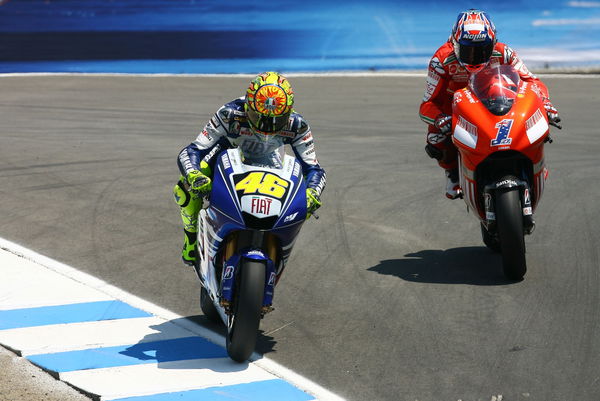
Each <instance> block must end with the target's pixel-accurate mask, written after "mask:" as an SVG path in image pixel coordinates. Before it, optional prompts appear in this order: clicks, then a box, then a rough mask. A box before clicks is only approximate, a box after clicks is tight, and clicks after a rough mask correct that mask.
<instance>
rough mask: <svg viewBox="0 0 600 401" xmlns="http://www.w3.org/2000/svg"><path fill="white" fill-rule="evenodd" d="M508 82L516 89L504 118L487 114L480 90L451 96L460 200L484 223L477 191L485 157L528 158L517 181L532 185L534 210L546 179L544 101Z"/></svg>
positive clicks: (480, 193)
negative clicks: (508, 156)
mask: <svg viewBox="0 0 600 401" xmlns="http://www.w3.org/2000/svg"><path fill="white" fill-rule="evenodd" d="M510 68H511V67H510V66H500V67H499V69H498V70H497V71H499V72H500V73H502V72H503V71H505V69H510ZM511 77H513V75H511ZM511 81H512V83H514V84H518V85H517V87H516V91H515V93H514V102H513V103H512V107H511V108H510V109H509V111H508V112H506V113H505V114H503V115H497V114H494V113H492V112H490V111H489V109H488V108H487V107H486V104H485V103H484V102H482V101H479V99H478V97H477V95H476V94H477V93H481V91H480V90H479V91H477V90H475V89H474V88H472V85H470V86H469V87H467V88H464V89H461V90H458V91H456V93H455V95H454V101H453V135H452V141H453V143H454V144H455V145H456V147H457V149H458V151H459V169H460V174H459V179H460V184H461V188H462V189H463V192H464V194H465V201H466V202H467V204H468V205H469V207H470V208H472V209H473V210H474V211H476V214H478V215H479V217H480V218H481V219H482V220H485V219H486V214H485V207H484V203H485V199H484V198H483V188H479V187H478V181H479V178H478V177H477V171H478V167H479V166H480V165H482V163H484V162H485V161H486V160H487V159H488V157H489V156H491V155H500V154H502V152H507V153H506V154H507V155H509V154H515V155H521V156H519V157H521V158H522V159H528V160H529V163H530V166H531V167H530V168H529V169H528V170H532V171H531V173H527V174H531V175H528V176H520V177H519V178H520V179H523V180H526V181H527V182H528V183H529V184H528V185H529V186H530V187H531V188H530V191H531V199H532V208H533V209H534V210H535V207H536V206H537V204H538V202H539V199H540V198H541V194H542V192H543V187H544V181H545V178H546V177H547V175H548V173H547V169H546V168H545V165H544V153H543V144H544V141H545V139H546V138H547V135H548V132H549V126H548V121H547V117H546V116H545V113H544V112H543V102H542V100H541V98H540V97H539V96H538V93H537V92H536V91H535V88H534V87H533V86H532V85H530V84H529V83H528V82H525V81H521V80H518V79H515V78H513V79H512V80H511ZM516 81H518V82H516ZM471 89H473V90H471ZM512 89H515V88H512ZM510 152H512V153H510ZM523 174H525V172H523Z"/></svg>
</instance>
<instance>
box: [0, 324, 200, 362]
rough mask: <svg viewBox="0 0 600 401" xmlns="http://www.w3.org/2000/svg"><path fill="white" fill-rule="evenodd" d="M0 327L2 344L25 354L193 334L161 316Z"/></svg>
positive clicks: (110, 345)
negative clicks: (41, 326) (6, 328)
mask: <svg viewBox="0 0 600 401" xmlns="http://www.w3.org/2000/svg"><path fill="white" fill-rule="evenodd" d="M42 331H43V333H44V335H40V327H25V328H20V329H11V330H0V343H2V344H8V345H9V346H10V348H11V349H12V350H13V351H16V352H18V353H20V354H21V355H22V356H27V355H36V354H49V353H54V352H64V351H75V350H83V349H89V348H100V347H113V346H118V345H127V344H138V343H142V342H149V341H161V340H169V339H174V338H183V337H190V336H192V335H193V333H191V332H190V331H188V330H185V329H183V328H181V327H179V326H176V325H174V324H172V323H170V322H167V321H166V320H164V319H162V318H159V317H148V318H143V317H141V318H135V319H117V320H103V321H97V322H85V323H71V324H56V325H50V326H44V327H43V329H42Z"/></svg>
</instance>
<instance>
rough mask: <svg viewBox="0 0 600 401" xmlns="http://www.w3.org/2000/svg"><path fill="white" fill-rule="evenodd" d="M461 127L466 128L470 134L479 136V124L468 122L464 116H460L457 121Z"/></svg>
mask: <svg viewBox="0 0 600 401" xmlns="http://www.w3.org/2000/svg"><path fill="white" fill-rule="evenodd" d="M456 124H457V125H458V126H459V127H461V128H464V130H465V131H467V132H468V133H469V134H471V135H473V136H474V137H477V126H476V125H475V124H471V123H470V122H468V121H467V120H466V119H465V118H464V117H463V116H459V117H458V122H457V123H456Z"/></svg>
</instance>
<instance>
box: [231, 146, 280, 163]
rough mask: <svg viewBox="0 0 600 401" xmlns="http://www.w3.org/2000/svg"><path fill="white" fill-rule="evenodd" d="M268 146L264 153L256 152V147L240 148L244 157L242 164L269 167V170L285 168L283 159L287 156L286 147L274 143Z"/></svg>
mask: <svg viewBox="0 0 600 401" xmlns="http://www.w3.org/2000/svg"><path fill="white" fill-rule="evenodd" d="M270 145H271V146H267V147H266V149H265V150H264V151H262V152H256V151H255V148H256V147H252V148H250V147H248V148H246V147H245V146H242V147H240V148H238V149H239V150H240V152H241V155H242V162H243V163H244V164H247V165H251V166H258V167H268V168H276V169H282V168H283V159H284V156H285V146H283V145H279V146H277V147H276V145H277V144H275V143H272V144H270Z"/></svg>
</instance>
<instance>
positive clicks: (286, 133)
mask: <svg viewBox="0 0 600 401" xmlns="http://www.w3.org/2000/svg"><path fill="white" fill-rule="evenodd" d="M286 144H287V145H291V147H292V149H293V151H294V154H295V155H296V158H297V159H298V161H299V162H300V164H301V166H302V172H303V174H304V178H305V179H306V183H307V187H308V188H312V189H314V190H315V191H317V194H318V195H319V196H320V195H321V192H322V191H323V189H324V188H325V180H326V179H325V170H323V168H322V167H321V166H320V165H319V162H318V161H317V157H316V154H315V145H314V140H313V136H312V132H311V130H310V126H309V125H308V123H307V122H306V120H305V119H304V118H303V117H302V116H301V115H300V114H298V113H296V112H292V114H291V115H290V119H289V122H288V124H287V126H286V127H285V128H284V129H283V130H282V131H279V132H277V133H275V134H269V135H264V134H261V133H258V132H255V131H253V130H252V129H251V128H250V125H249V123H248V120H247V117H246V112H245V111H244V98H243V97H240V98H238V99H235V100H233V101H231V102H229V103H227V104H225V105H224V106H223V107H221V108H220V109H219V110H218V111H217V112H216V113H215V115H214V116H213V117H212V118H211V119H210V121H209V122H208V123H207V124H206V125H205V126H204V129H203V130H202V132H201V133H200V134H199V135H198V137H197V138H196V140H195V141H194V142H192V143H191V144H190V145H188V146H187V147H185V148H183V150H182V151H181V152H180V153H179V157H178V165H179V170H180V171H181V174H182V175H183V176H184V177H185V176H187V175H188V173H189V172H190V171H193V170H200V163H201V162H203V161H204V162H206V163H207V164H208V165H209V166H210V167H211V168H212V167H213V165H214V161H215V160H216V157H215V156H216V155H217V154H218V153H219V152H220V151H222V150H224V149H227V148H231V147H240V148H241V149H242V151H243V153H244V154H245V155H257V156H260V155H266V154H269V153H272V152H273V151H275V150H276V149H277V148H279V147H280V146H282V145H286Z"/></svg>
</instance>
